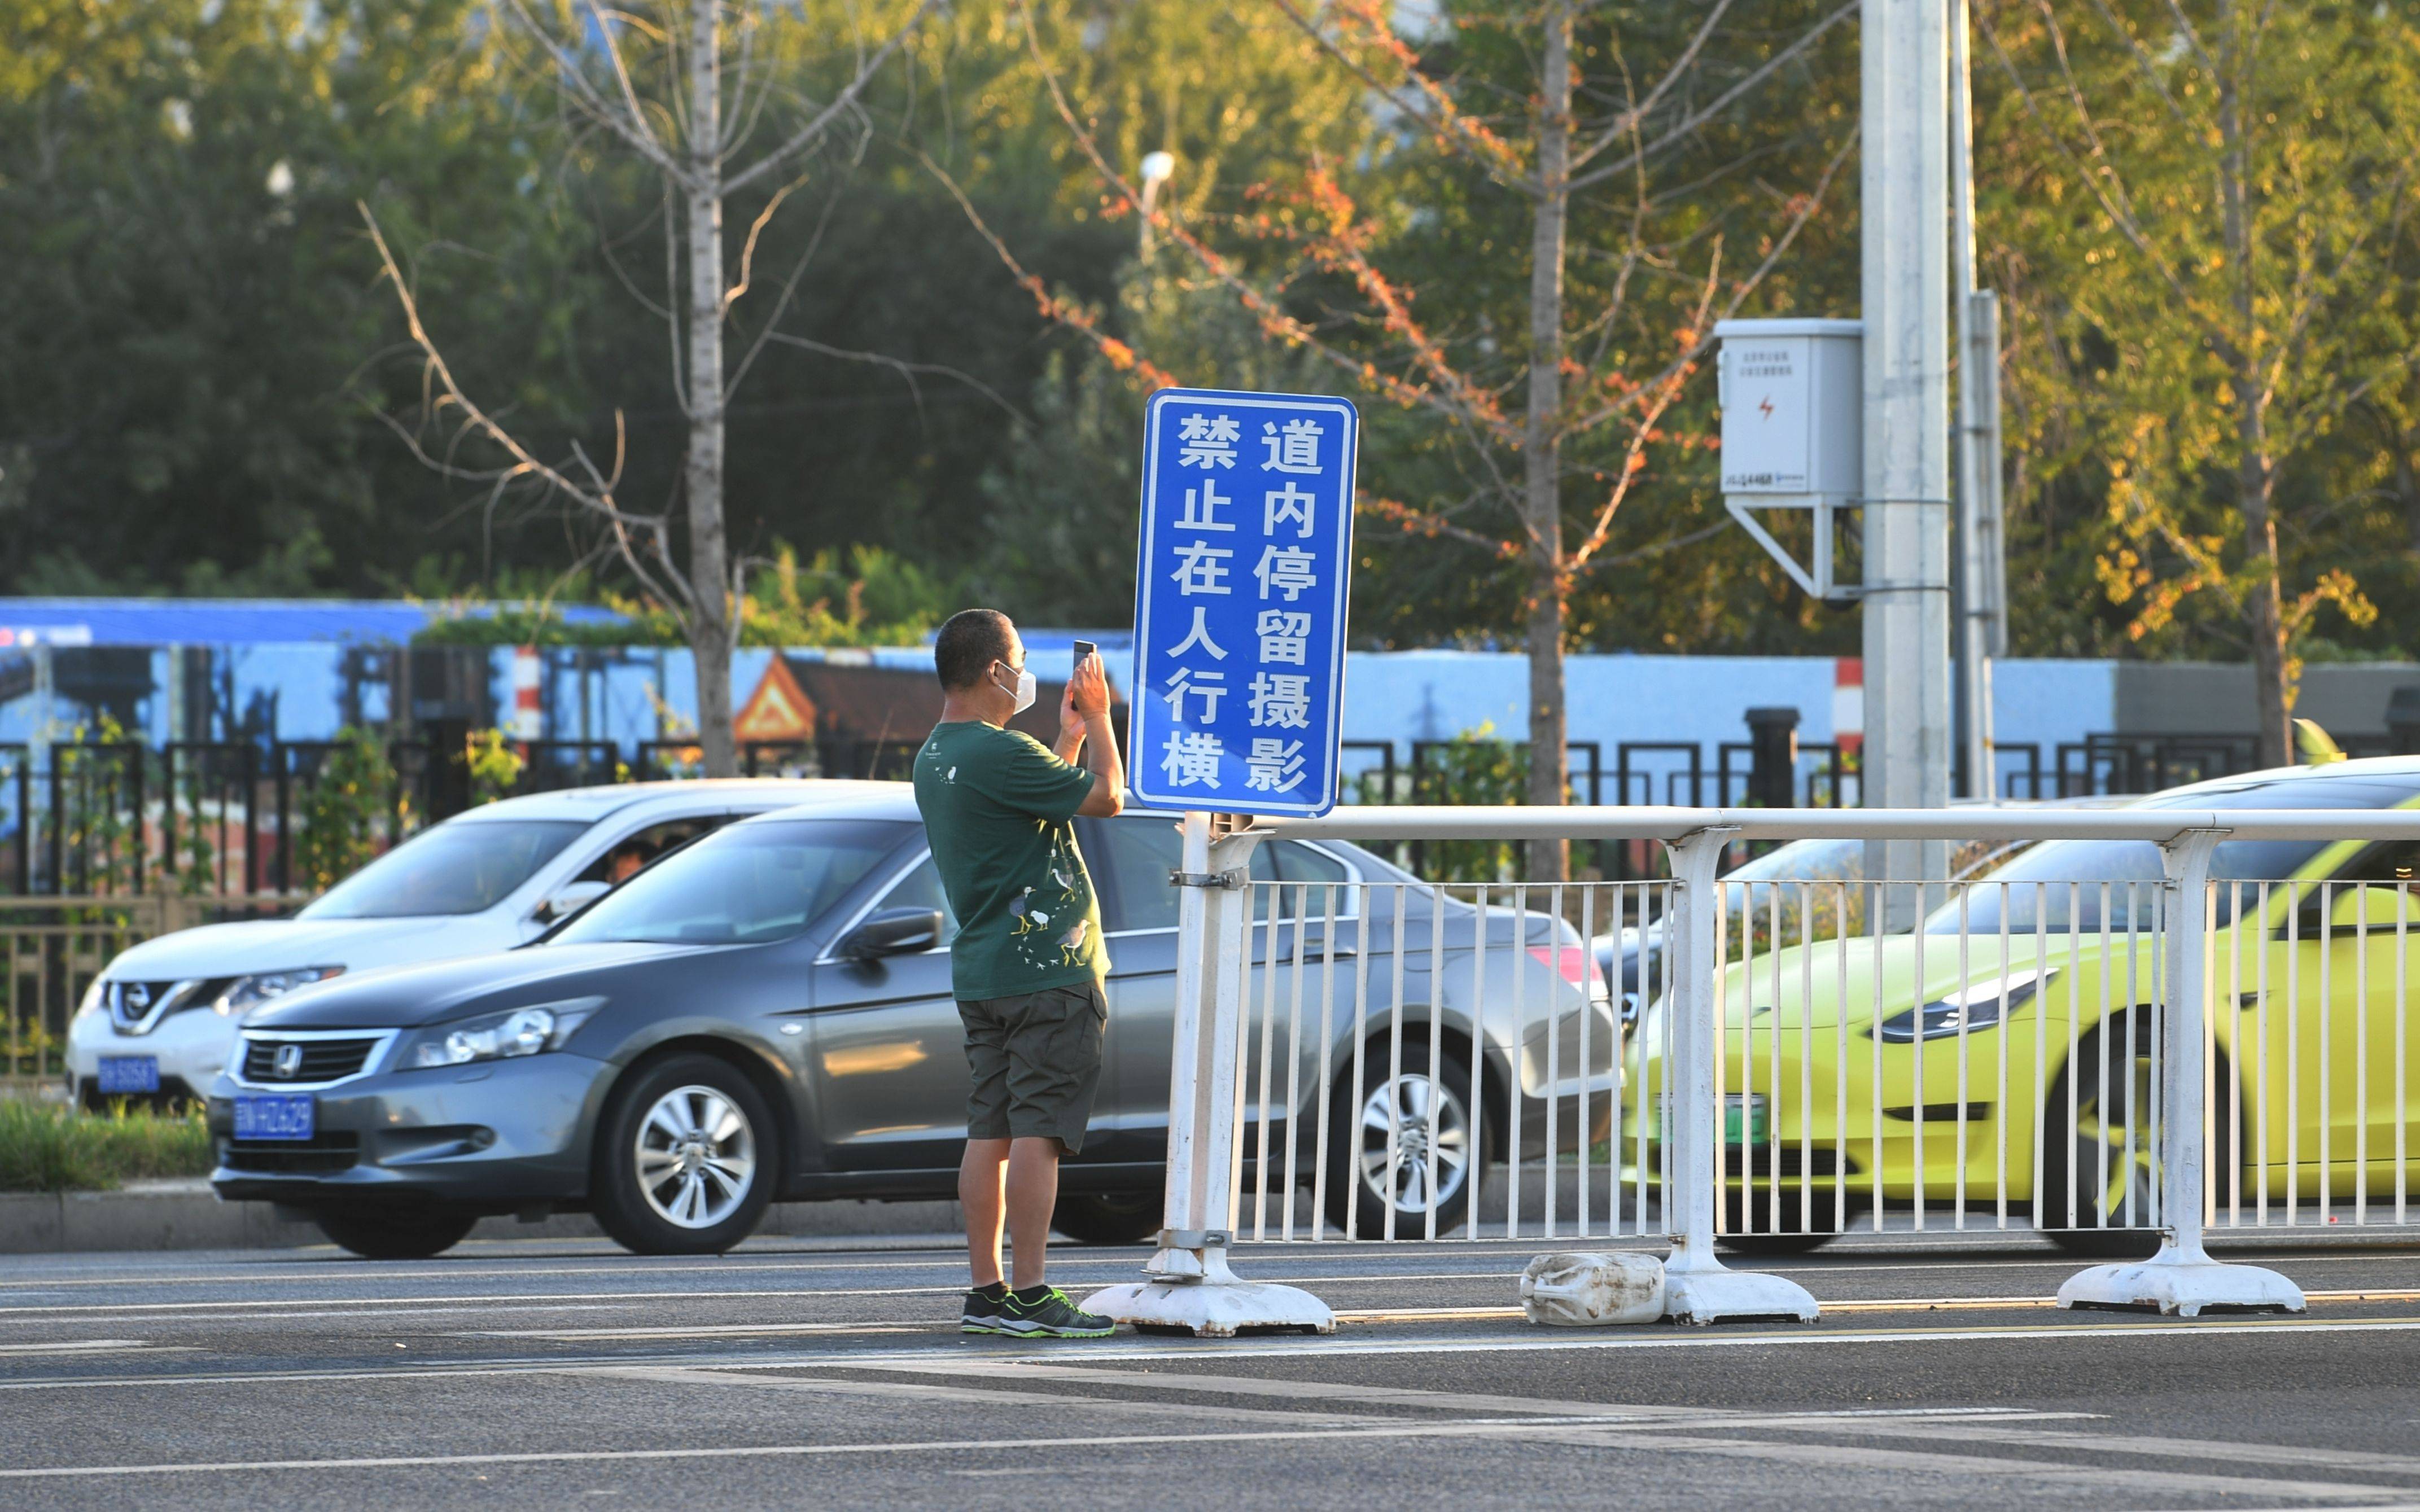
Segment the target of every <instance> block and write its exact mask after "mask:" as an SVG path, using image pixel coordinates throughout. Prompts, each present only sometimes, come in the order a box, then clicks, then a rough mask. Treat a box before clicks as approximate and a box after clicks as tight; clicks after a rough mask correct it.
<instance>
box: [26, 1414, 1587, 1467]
mask: <svg viewBox="0 0 2420 1512" xmlns="http://www.w3.org/2000/svg"><path fill="white" fill-rule="evenodd" d="M1541 1426H1545V1425H1542V1424H1539V1423H1532V1422H1524V1423H1404V1424H1387V1425H1383V1426H1378V1427H1358V1426H1356V1427H1342V1428H1293V1429H1288V1428H1271V1429H1264V1430H1260V1431H1257V1432H1235V1433H1113V1434H1112V1433H1105V1434H1093V1435H1088V1436H1081V1437H1053V1438H1052V1439H1051V1440H1050V1441H1049V1443H1048V1444H1047V1445H1031V1446H1027V1445H1020V1444H1018V1443H1014V1442H1010V1441H1003V1440H1001V1439H997V1438H990V1439H926V1440H922V1441H918V1442H913V1443H776V1444H763V1445H756V1446H723V1445H716V1446H713V1447H707V1448H694V1449H554V1450H527V1451H521V1452H518V1453H497V1454H462V1455H378V1456H364V1457H360V1458H331V1459H225V1460H191V1461H186V1462H183V1463H173V1464H158V1465H42V1466H29V1467H22V1468H8V1469H0V1480H39V1479H56V1478H61V1477H76V1476H86V1475H93V1476H98V1475H193V1474H223V1473H238V1472H245V1471H269V1470H315V1471H327V1470H418V1469H427V1468H434V1467H438V1466H444V1465H546V1464H564V1463H581V1462H593V1461H612V1460H648V1459H736V1458H751V1457H765V1458H776V1457H787V1456H801V1457H803V1456H817V1457H820V1456H828V1455H892V1454H946V1453H952V1452H961V1453H962V1452H967V1451H975V1452H989V1453H1001V1452H1015V1451H1016V1450H1018V1449H1020V1448H1024V1447H1037V1448H1038V1447H1047V1448H1050V1449H1054V1450H1058V1449H1070V1448H1126V1447H1132V1446H1137V1445H1141V1444H1181V1443H1271V1442H1278V1441H1286V1440H1294V1441H1300V1440H1306V1439H1430V1438H1499V1437H1502V1436H1504V1435H1505V1434H1507V1433H1515V1434H1519V1433H1528V1432H1530V1431H1532V1430H1533V1429H1535V1428H1537V1427H1541ZM1552 1426H1558V1427H1559V1426H1561V1420H1559V1419H1557V1420H1554V1421H1553V1424H1552Z"/></svg>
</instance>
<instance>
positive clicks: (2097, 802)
mask: <svg viewBox="0 0 2420 1512" xmlns="http://www.w3.org/2000/svg"><path fill="white" fill-rule="evenodd" d="M2130 801H2133V800H2130V799H2126V798H2113V797H2108V796H2102V795H2096V796H2093V797H2087V798H2046V799H2042V800H2040V801H2028V802H2009V803H2001V804H1994V805H1993V806H1992V807H1994V808H2002V809H2111V808H2117V807H2118V806H2120V805H2122V804H2125V803H2127V802H2130ZM2030 843H2032V842H2031V841H1988V842H1984V843H1978V844H1976V845H1972V846H1966V847H1962V848H1961V849H1960V852H1959V853H1958V854H1956V855H1953V856H1951V857H1950V868H1951V871H1950V874H1951V875H1952V876H1953V877H1957V878H1960V879H1964V878H1967V877H1972V876H1980V875H1984V874H1986V873H1988V872H1991V871H1992V869H1993V868H1994V867H1997V866H2000V865H2002V864H2004V863H2006V862H2007V861H2008V860H2009V857H2011V856H2014V855H2016V853H2017V852H2019V851H2021V850H2024V848H2025V847H2026V846H2027V845H2028V844H2030ZM1865 878H1866V842H1865V841H1862V840H1824V839H1815V838H1809V839H1805V840H1793V841H1784V842H1783V843H1781V844H1779V845H1776V846H1775V847H1774V848H1773V849H1771V850H1769V851H1767V852H1765V853H1764V854H1763V855H1762V856H1755V857H1753V858H1751V859H1749V860H1746V861H1743V862H1741V863H1740V864H1739V865H1738V866H1735V867H1733V868H1731V869H1730V871H1729V872H1724V873H1723V881H1724V882H1725V883H1726V884H1732V883H1744V884H1746V886H1745V887H1726V888H1725V891H1724V906H1725V907H1726V908H1727V909H1729V910H1730V913H1731V914H1732V915H1734V916H1736V915H1737V914H1738V913H1739V912H1740V911H1741V910H1742V909H1743V908H1745V909H1747V910H1749V911H1751V912H1753V913H1754V914H1755V915H1756V916H1757V917H1758V918H1764V917H1766V913H1767V910H1769V909H1770V908H1771V907H1772V906H1773V904H1774V903H1775V902H1776V900H1777V901H1778V902H1779V903H1780V905H1781V911H1782V912H1783V914H1784V915H1786V916H1790V918H1791V927H1792V929H1794V928H1795V927H1796V920H1795V912H1796V908H1797V905H1798V901H1799V897H1800V889H1799V888H1797V887H1793V886H1792V884H1793V883H1800V882H1805V883H1814V884H1823V883H1840V882H1849V883H1856V882H1863V881H1864V880H1865ZM1759 884H1776V885H1778V886H1777V890H1776V887H1775V886H1759ZM1807 890H1808V895H1809V896H1811V897H1813V898H1814V900H1815V901H1816V903H1818V905H1819V911H1821V907H1822V905H1823V903H1827V902H1829V895H1830V893H1831V889H1830V888H1828V887H1820V886H1819V887H1812V888H1809V889H1807ZM1594 946H1595V950H1596V961H1597V969H1598V970H1599V971H1601V972H1603V973H1604V974H1605V978H1606V980H1607V981H1610V982H1614V983H1617V984H1618V985H1617V986H1616V987H1615V989H1614V991H1615V996H1616V998H1617V999H1618V1000H1619V1001H1620V1003H1621V1022H1622V1024H1623V1026H1625V1027H1627V1026H1630V1025H1633V1024H1635V1023H1636V1022H1637V1018H1638V1010H1639V1007H1640V1006H1641V1005H1642V1004H1643V1003H1645V1002H1646V1001H1647V1000H1648V999H1650V998H1652V997H1653V996H1654V995H1656V994H1658V993H1660V992H1662V991H1663V990H1664V966H1663V961H1664V920H1663V918H1661V917H1660V916H1659V917H1657V918H1651V919H1649V920H1647V921H1646V922H1645V923H1642V924H1631V925H1625V926H1623V927H1622V928H1621V929H1618V930H1607V931H1606V932H1605V933H1602V934H1599V935H1598V936H1597V937H1596V939H1595V942H1594Z"/></svg>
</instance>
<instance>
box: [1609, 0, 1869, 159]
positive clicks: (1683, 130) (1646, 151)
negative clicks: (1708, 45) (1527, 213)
mask: <svg viewBox="0 0 2420 1512" xmlns="http://www.w3.org/2000/svg"><path fill="white" fill-rule="evenodd" d="M1859 4H1860V0H1846V3H1845V4H1843V5H1842V6H1841V7H1840V8H1838V9H1836V10H1834V11H1833V12H1832V13H1831V14H1830V15H1827V16H1825V17H1824V18H1823V20H1822V21H1819V22H1817V23H1815V24H1814V25H1812V26H1810V27H1808V28H1807V31H1806V33H1805V35H1803V36H1801V37H1800V38H1799V39H1797V40H1796V41H1794V42H1792V43H1791V44H1790V45H1789V46H1788V47H1785V48H1783V49H1782V50H1781V51H1780V52H1778V53H1776V54H1774V55H1773V56H1771V57H1770V58H1767V59H1766V60H1765V61H1764V63H1763V64H1762V65H1761V67H1759V68H1757V69H1755V70H1754V71H1753V72H1751V73H1749V74H1748V76H1747V77H1746V78H1745V79H1742V80H1741V81H1740V82H1739V83H1737V84H1735V85H1731V86H1730V88H1729V89H1726V90H1724V91H1723V92H1722V93H1721V94H1719V95H1717V96H1715V97H1714V100H1713V101H1712V102H1710V103H1708V104H1707V105H1705V106H1703V107H1702V108H1700V109H1699V110H1696V111H1693V112H1691V113H1690V114H1689V116H1687V118H1685V119H1683V121H1682V122H1681V124H1680V125H1678V126H1675V127H1674V128H1672V129H1671V130H1670V131H1667V132H1665V133H1664V134H1663V135H1662V136H1659V137H1657V138H1656V139H1655V140H1654V141H1653V142H1651V143H1649V144H1648V145H1647V146H1646V147H1640V148H1639V149H1638V150H1637V151H1636V152H1633V153H1632V154H1631V155H1630V156H1628V157H1626V158H1622V159H1620V160H1619V161H1617V162H1608V163H1605V164H1603V165H1602V166H1599V167H1595V168H1590V170H1589V171H1588V172H1586V173H1584V174H1578V175H1575V176H1574V177H1573V178H1572V189H1573V191H1574V192H1575V193H1576V192H1578V191H1580V190H1583V189H1587V188H1589V187H1590V186H1592V185H1594V184H1597V183H1601V182H1603V181H1604V180H1605V179H1607V178H1610V177H1613V176H1614V175H1615V174H1618V173H1622V172H1625V171H1627V170H1629V169H1631V168H1633V167H1636V166H1637V165H1638V164H1639V163H1641V162H1646V161H1647V160H1648V159H1650V158H1652V157H1654V156H1655V155H1657V154H1658V153H1661V152H1663V151H1664V150H1665V149H1666V148H1668V147H1673V146H1675V145H1676V144H1678V143H1679V142H1681V141H1682V140H1683V138H1685V137H1688V136H1690V135H1692V134H1693V133H1695V132H1696V131H1697V130H1698V128H1699V127H1700V126H1703V125H1705V124H1706V123H1707V122H1708V121H1710V120H1713V119H1714V117H1715V116H1719V115H1721V114H1722V113H1723V112H1724V111H1726V110H1728V109H1730V107H1731V105H1732V104H1734V103H1735V102H1737V101H1738V100H1740V99H1741V98H1742V97H1743V96H1745V95H1746V94H1747V93H1748V91H1750V90H1752V89H1754V88H1755V87H1756V86H1757V85H1761V84H1762V83H1764V81H1765V80H1767V79H1769V78H1771V77H1772V76H1773V75H1774V73H1775V72H1776V71H1777V70H1778V69H1781V68H1782V67H1783V66H1784V65H1786V64H1788V63H1789V62H1791V61H1792V59H1794V58H1796V57H1797V56H1798V54H1801V53H1804V52H1806V51H1807V49H1808V48H1810V47H1813V46H1814V45H1815V44H1816V42H1817V41H1819V40H1820V39H1822V38H1823V35H1824V33H1826V32H1828V31H1830V30H1831V29H1832V28H1833V27H1835V26H1837V25H1838V24H1839V23H1842V22H1844V21H1846V20H1848V19H1849V18H1850V17H1851V16H1853V15H1855V14H1856V11H1857V7H1858V5H1859Z"/></svg>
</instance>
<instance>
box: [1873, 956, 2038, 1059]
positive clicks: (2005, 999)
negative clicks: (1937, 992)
mask: <svg viewBox="0 0 2420 1512" xmlns="http://www.w3.org/2000/svg"><path fill="white" fill-rule="evenodd" d="M2054 975H2055V972H2052V971H2043V972H2033V971H2016V972H2010V973H2009V975H2007V976H2005V977H1996V978H1993V980H1990V981H1978V982H1976V983H1974V984H1973V985H1971V986H1966V987H1962V988H1960V989H1959V990H1957V991H1956V992H1952V993H1944V994H1943V995H1941V996H1939V997H1936V998H1934V999H1933V1000H1932V1001H1931V1002H1929V1003H1927V1004H1925V1005H1924V1006H1923V1007H1922V1008H1920V1009H1913V1008H1912V1009H1909V1010H1907V1011H1905V1012H1902V1013H1895V1014H1893V1015H1891V1016H1890V1017H1889V1018H1886V1019H1885V1020H1883V1022H1882V1027H1881V1028H1879V1029H1878V1030H1876V1031H1875V1035H1874V1037H1875V1038H1876V1039H1878V1040H1880V1041H1883V1042H1884V1043H1885V1044H1910V1043H1913V1042H1915V1041H1919V1040H1946V1039H1947V1038H1949V1037H1950V1036H1951V1035H1953V1034H1956V1033H1958V1032H1960V1031H1961V1030H1963V1031H1965V1032H1966V1033H1968V1034H1972V1033H1974V1032H1976V1031H1977V1030H1978V1029H1996V1028H1998V1027H1999V1026H2001V1024H2002V1023H2004V1022H2005V1021H2006V1020H2007V1019H2008V1017H2009V1014H2011V1013H2014V1012H2015V1011H2017V1010H2018V1009H2019V1008H2022V1007H2024V1005H2025V1004H2026V1003H2029V1002H2031V1001H2032V1000H2033V997H2034V995H2035V994H2036V993H2037V992H2039V991H2040V989H2041V986H2042V984H2043V983H2044V982H2046V981H2048V980H2050V979H2051V978H2052V977H2053V976H2054Z"/></svg>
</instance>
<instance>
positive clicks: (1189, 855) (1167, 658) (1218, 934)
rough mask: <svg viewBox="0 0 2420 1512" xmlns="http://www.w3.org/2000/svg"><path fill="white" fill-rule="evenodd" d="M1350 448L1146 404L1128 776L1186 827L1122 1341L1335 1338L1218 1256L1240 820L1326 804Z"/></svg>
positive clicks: (1336, 705)
mask: <svg viewBox="0 0 2420 1512" xmlns="http://www.w3.org/2000/svg"><path fill="white" fill-rule="evenodd" d="M1359 441H1360V423H1359V416H1358V415H1357V413H1356V412H1355V410H1354V409H1353V406H1352V405H1350V404H1349V403H1347V402H1345V401H1344V400H1342V399H1331V398H1324V397H1320V396H1317V395H1310V394H1284V393H1230V392H1226V391H1222V390H1209V389H1163V390H1161V391H1160V392H1159V393H1156V394H1154V395H1153V396H1152V399H1151V405H1150V409H1149V413H1148V417H1147V419H1146V422H1145V427H1144V441H1143V465H1142V480H1143V482H1142V529H1141V541H1140V548H1139V551H1138V553H1137V557H1136V563H1135V566H1136V571H1135V649H1134V658H1135V659H1134V674H1133V681H1132V684H1131V687H1130V692H1129V696H1128V700H1127V705H1126V706H1127V726H1126V752H1127V759H1126V764H1127V771H1128V772H1129V773H1130V774H1131V775H1130V777H1129V779H1128V780H1129V784H1130V785H1131V786H1132V787H1133V789H1134V791H1135V795H1136V796H1137V797H1139V798H1140V799H1141V800H1142V802H1144V803H1145V804H1148V805H1150V806H1152V807H1154V808H1162V809H1173V810H1182V811H1183V812H1184V815H1185V819H1184V825H1183V833H1184V851H1183V855H1182V860H1183V865H1182V867H1181V868H1180V869H1179V870H1178V871H1177V872H1175V873H1174V874H1173V875H1171V878H1170V881H1171V884H1173V885H1174V886H1175V887H1178V889H1179V900H1178V907H1177V968H1176V971H1177V976H1176V1024H1175V1043H1174V1045H1173V1047H1172V1054H1171V1057H1170V1064H1171V1075H1170V1087H1169V1105H1168V1186H1167V1199H1166V1207H1165V1209H1164V1212H1165V1214H1166V1216H1165V1217H1164V1218H1163V1219H1162V1220H1161V1222H1162V1223H1163V1224H1164V1225H1165V1227H1163V1228H1162V1229H1161V1230H1160V1234H1159V1245H1158V1249H1157V1251H1156V1253H1155V1254H1154V1255H1153V1257H1152V1258H1151V1261H1150V1263H1149V1264H1147V1265H1146V1266H1144V1268H1143V1275H1144V1279H1143V1280H1142V1281H1140V1282H1138V1283H1134V1284H1131V1285H1126V1286H1118V1287H1111V1288H1108V1289H1107V1290H1104V1291H1099V1292H1095V1293H1094V1295H1093V1296H1091V1297H1089V1298H1087V1299H1086V1300H1085V1303H1084V1305H1085V1306H1086V1308H1088V1309H1089V1310H1091V1311H1093V1312H1097V1313H1100V1314H1103V1315H1104V1316H1107V1317H1109V1318H1114V1319H1118V1320H1120V1321H1121V1322H1130V1323H1134V1324H1137V1325H1138V1326H1140V1327H1144V1328H1151V1329H1159V1330H1168V1331H1172V1332H1184V1333H1190V1334H1194V1335H1202V1336H1205V1337H1225V1336H1229V1335H1233V1334H1234V1333H1235V1332H1236V1331H1237V1330H1238V1329H1244V1328H1301V1329H1310V1330H1312V1331H1315V1332H1318V1333H1322V1334H1326V1333H1332V1332H1333V1331H1334V1330H1335V1327H1336V1317H1335V1314H1334V1313H1332V1312H1330V1311H1329V1310H1328V1308H1327V1306H1326V1304H1324V1303H1322V1302H1321V1301H1320V1300H1319V1299H1318V1298H1316V1297H1314V1296H1312V1295H1311V1294H1310V1293H1309V1292H1307V1291H1303V1290H1301V1289H1299V1288H1295V1287H1284V1286H1272V1285H1255V1284H1252V1283H1249V1282H1245V1281H1241V1280H1239V1279H1237V1278H1236V1276H1235V1274H1234V1273H1233V1271H1232V1270H1230V1269H1229V1268H1228V1264H1227V1247H1228V1242H1229V1241H1230V1239H1231V1238H1232V1237H1233V1232H1234V1228H1235V1213H1234V1195H1233V1171H1234V1168H1235V1165H1234V1156H1235V1119H1236V1102H1237V1089H1238V1080H1237V1079H1238V1076H1239V1075H1240V1065H1239V1062H1240V1058H1241V1056H1242V1051H1243V1041H1244V1032H1245V1031H1244V1023H1243V985H1244V975H1245V972H1246V971H1247V970H1248V969H1249V966H1250V964H1251V949H1250V947H1251V941H1252V927H1251V916H1252V903H1251V894H1250V890H1249V883H1248V878H1249V868H1250V862H1251V853H1252V851H1253V849H1254V848H1255V847H1256V846H1257V845H1258V844H1259V842H1260V837H1259V836H1258V835H1257V834H1255V833H1254V832H1253V831H1252V830H1251V829H1250V828H1249V825H1246V824H1243V823H1241V822H1240V821H1241V819H1242V817H1243V816H1246V815H1251V814H1301V815H1314V816H1315V815H1318V814H1323V813H1326V811H1327V810H1329V809H1331V808H1333V807H1335V805H1336V799H1337V792H1338V788H1339V786H1340V784H1341V782H1342V773H1341V772H1340V771H1339V769H1338V757H1339V753H1340V746H1339V741H1340V737H1341V733H1342V717H1343V712H1344V639H1345V611H1346V607H1347V605H1348V603H1349V601H1350V596H1351V595H1350V590H1351V586H1352V575H1353V483H1354V465H1355V462H1356V459H1357V451H1358V447H1359ZM1282 1200H1285V1201H1289V1202H1291V1201H1292V1200H1294V1194H1293V1193H1291V1192H1289V1193H1286V1194H1284V1196H1283V1198H1282Z"/></svg>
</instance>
